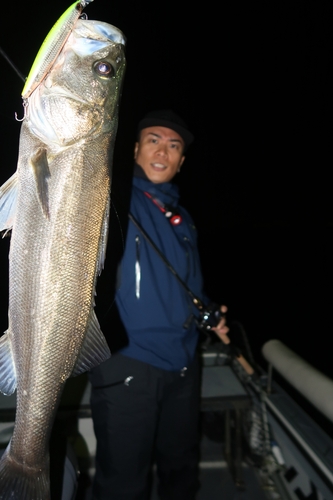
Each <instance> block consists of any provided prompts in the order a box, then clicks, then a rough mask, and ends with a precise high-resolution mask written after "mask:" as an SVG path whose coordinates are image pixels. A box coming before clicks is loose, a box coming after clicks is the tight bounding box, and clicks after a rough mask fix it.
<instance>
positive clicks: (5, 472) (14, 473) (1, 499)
mask: <svg viewBox="0 0 333 500" xmlns="http://www.w3.org/2000/svg"><path fill="white" fill-rule="evenodd" d="M32 499H33V500H50V499H51V494H50V479H49V471H48V468H45V469H44V468H43V469H42V468H39V469H33V468H31V467H27V466H24V465H23V464H20V463H18V462H16V461H15V460H13V458H12V457H11V455H10V445H8V447H7V449H6V450H5V452H4V454H3V455H2V458H1V460H0V500H32Z"/></svg>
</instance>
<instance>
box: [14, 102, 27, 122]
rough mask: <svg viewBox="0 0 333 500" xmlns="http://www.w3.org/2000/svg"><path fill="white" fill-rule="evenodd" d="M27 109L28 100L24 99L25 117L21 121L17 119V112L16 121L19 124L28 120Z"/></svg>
mask: <svg viewBox="0 0 333 500" xmlns="http://www.w3.org/2000/svg"><path fill="white" fill-rule="evenodd" d="M27 108H28V99H23V109H24V116H23V118H21V119H19V118H17V113H16V111H15V120H16V121H17V122H23V120H25V119H26V117H27Z"/></svg>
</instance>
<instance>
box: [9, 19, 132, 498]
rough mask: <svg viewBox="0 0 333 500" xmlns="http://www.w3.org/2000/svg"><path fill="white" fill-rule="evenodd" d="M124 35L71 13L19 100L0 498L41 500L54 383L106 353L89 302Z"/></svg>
mask: <svg viewBox="0 0 333 500" xmlns="http://www.w3.org/2000/svg"><path fill="white" fill-rule="evenodd" d="M88 39H89V43H87V44H86V45H85V40H88ZM92 40H95V42H96V43H95V42H94V43H92ZM124 44H125V40H124V37H123V35H122V34H121V32H120V31H119V30H117V28H115V27H113V26H111V25H108V24H106V23H101V22H98V21H87V20H78V21H77V22H76V24H75V26H74V28H73V32H72V33H71V34H70V35H69V37H68V39H67V42H66V44H65V46H64V48H63V51H62V52H61V54H60V55H59V56H58V59H56V61H55V63H54V66H53V67H52V69H51V71H50V73H49V74H48V75H47V76H46V77H44V78H41V82H40V83H39V84H38V86H37V87H36V88H35V89H34V90H33V91H32V93H31V95H30V96H29V98H28V99H27V103H28V105H27V106H26V116H25V120H24V121H23V123H22V127H21V133H20V148H19V159H18V167H17V171H16V173H15V174H14V175H13V176H12V177H11V178H10V179H9V180H8V181H7V183H5V185H4V186H2V187H1V188H0V206H1V207H2V208H1V211H0V230H8V229H12V235H11V244H10V258H9V313H8V316H9V327H8V330H7V332H5V335H4V336H3V337H2V338H1V339H0V363H1V364H0V390H2V391H3V392H4V393H7V394H11V393H12V392H13V391H14V390H15V389H16V388H17V408H16V419H15V427H14V431H13V435H12V438H11V442H10V444H9V446H8V447H7V450H6V452H5V453H4V455H3V457H2V459H1V460H0V500H7V499H12V500H32V499H33V500H49V499H50V495H51V493H50V485H49V454H48V453H49V452H48V446H49V438H50V434H51V430H52V425H53V422H54V419H55V415H56V411H57V408H58V405H59V401H60V397H61V394H62V390H63V387H64V384H65V382H66V380H67V378H68V377H70V376H71V375H78V374H79V373H82V372H84V371H86V370H89V369H91V368H92V367H93V366H96V365H97V364H99V363H100V362H102V361H104V360H106V359H107V358H108V357H109V356H110V351H109V348H108V345H107V343H106V341H105V338H104V336H103V334H102V332H101V331H100V329H99V325H98V321H97V318H96V316H95V313H94V310H93V308H94V294H95V285H96V279H97V276H98V274H99V273H100V272H101V269H102V267H103V261H104V257H105V246H106V240H107V229H108V214H109V203H110V189H111V160H112V152H113V145H114V140H115V136H116V131H117V114H118V107H119V106H118V103H119V99H120V94H121V88H122V80H123V76H124V69H125V56H124ZM99 61H103V64H102V65H101V68H99V66H98V62H99ZM96 64H97V65H96ZM103 68H107V69H108V68H113V73H112V72H111V76H108V75H104V74H100V71H103ZM37 70H38V67H37ZM38 75H39V73H38ZM38 78H40V75H39V76H38ZM30 84H31V85H33V82H30ZM2 373H4V374H5V375H4V376H3V378H2ZM13 380H14V382H13ZM15 381H16V383H15Z"/></svg>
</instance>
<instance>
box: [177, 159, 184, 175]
mask: <svg viewBox="0 0 333 500" xmlns="http://www.w3.org/2000/svg"><path fill="white" fill-rule="evenodd" d="M184 160H185V156H182V158H181V160H180V162H179V165H178V170H177V172H180V167H181V166H182V164H183V163H184Z"/></svg>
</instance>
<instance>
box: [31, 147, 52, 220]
mask: <svg viewBox="0 0 333 500" xmlns="http://www.w3.org/2000/svg"><path fill="white" fill-rule="evenodd" d="M30 166H31V168H32V170H33V173H34V176H35V180H36V185H37V195H38V199H39V202H40V204H41V207H42V210H43V213H44V215H45V217H47V218H48V219H49V218H50V210H49V191H48V186H47V180H48V179H49V178H50V177H51V174H50V169H49V164H48V161H47V153H46V149H45V148H42V147H40V148H38V149H37V151H36V152H35V153H34V154H33V155H32V156H31V157H30Z"/></svg>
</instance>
